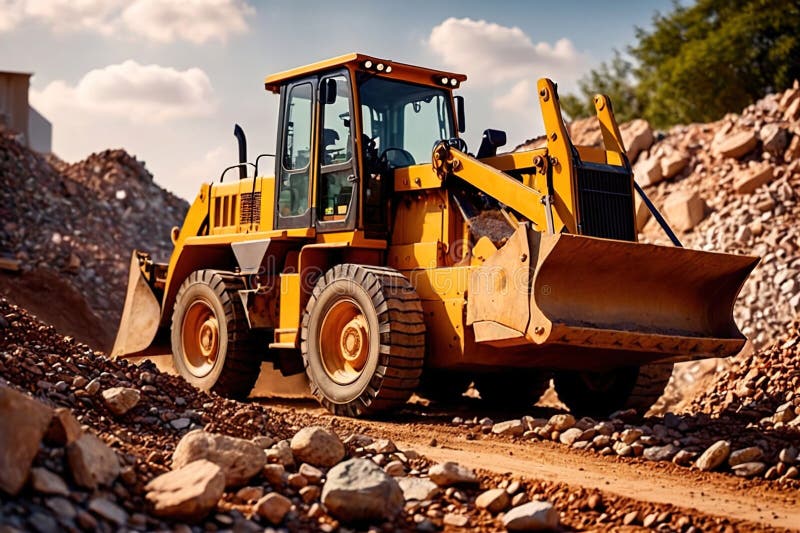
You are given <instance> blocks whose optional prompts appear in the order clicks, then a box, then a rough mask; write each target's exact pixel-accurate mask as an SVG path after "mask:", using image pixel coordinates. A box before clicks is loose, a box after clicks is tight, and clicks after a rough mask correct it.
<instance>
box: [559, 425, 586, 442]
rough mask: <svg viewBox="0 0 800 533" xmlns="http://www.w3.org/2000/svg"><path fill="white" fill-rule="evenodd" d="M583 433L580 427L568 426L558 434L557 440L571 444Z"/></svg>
mask: <svg viewBox="0 0 800 533" xmlns="http://www.w3.org/2000/svg"><path fill="white" fill-rule="evenodd" d="M582 435H583V430H582V429H580V428H569V429H568V430H566V431H565V432H564V433H562V434H561V435H559V437H558V440H559V441H561V443H562V444H566V445H567V446H572V445H573V444H575V442H577V441H578V440H580V438H581V436H582Z"/></svg>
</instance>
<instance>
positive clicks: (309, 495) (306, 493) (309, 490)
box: [299, 485, 322, 503]
mask: <svg viewBox="0 0 800 533" xmlns="http://www.w3.org/2000/svg"><path fill="white" fill-rule="evenodd" d="M299 494H300V498H301V499H302V500H303V501H304V502H306V503H311V502H313V501H315V500H319V497H320V495H321V494H322V489H320V488H319V486H318V485H309V486H307V487H303V488H302V489H300V490H299Z"/></svg>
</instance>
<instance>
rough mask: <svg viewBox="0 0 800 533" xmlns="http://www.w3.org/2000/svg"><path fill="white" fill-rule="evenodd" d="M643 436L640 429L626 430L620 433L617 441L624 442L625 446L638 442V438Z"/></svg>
mask: <svg viewBox="0 0 800 533" xmlns="http://www.w3.org/2000/svg"><path fill="white" fill-rule="evenodd" d="M643 434H644V432H643V431H642V430H641V429H635V428H631V429H626V430H625V431H623V432H622V433H620V435H619V440H620V441H622V442H624V443H625V444H633V443H634V442H636V441H637V440H639V437H641V436H642V435H643Z"/></svg>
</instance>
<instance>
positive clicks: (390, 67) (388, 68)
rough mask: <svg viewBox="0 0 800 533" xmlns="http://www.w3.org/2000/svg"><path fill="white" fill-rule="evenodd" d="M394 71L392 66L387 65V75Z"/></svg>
mask: <svg viewBox="0 0 800 533" xmlns="http://www.w3.org/2000/svg"><path fill="white" fill-rule="evenodd" d="M391 71H392V66H391V65H386V74H389V73H390V72H391Z"/></svg>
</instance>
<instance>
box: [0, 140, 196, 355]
mask: <svg viewBox="0 0 800 533" xmlns="http://www.w3.org/2000/svg"><path fill="white" fill-rule="evenodd" d="M0 196H2V197H3V200H4V201H3V202H2V205H0V221H1V222H0V252H2V253H3V254H4V255H6V256H10V257H11V258H12V259H16V260H18V261H19V262H20V265H21V268H22V270H23V274H22V275H21V276H20V275H17V276H8V275H3V276H0V289H3V292H5V293H6V294H7V295H8V296H9V297H10V298H12V299H13V300H15V301H18V302H19V303H20V304H23V305H24V306H25V307H26V308H28V309H30V310H32V311H34V312H36V313H37V314H38V315H39V316H40V317H41V318H42V319H44V320H46V321H47V322H49V323H55V324H57V325H59V328H60V329H62V330H63V331H66V332H69V333H70V334H72V335H75V336H77V337H78V338H80V339H83V340H87V341H89V342H92V344H93V345H94V347H96V348H100V349H108V348H109V344H110V342H111V341H113V336H114V334H115V332H116V328H117V325H118V322H119V316H120V313H121V312H122V304H123V300H124V297H125V288H126V284H127V280H128V265H129V262H130V254H131V251H132V250H133V249H134V248H139V249H143V250H148V251H150V252H151V253H153V254H154V255H155V256H156V257H159V258H161V259H165V258H167V257H168V254H169V253H170V252H171V249H172V244H171V242H170V237H169V235H170V230H171V228H172V227H173V226H175V225H180V224H181V222H182V220H183V216H184V214H185V212H186V209H187V208H188V204H187V203H186V202H185V201H184V200H182V199H180V198H178V197H176V196H174V195H173V194H171V193H169V192H167V191H165V190H164V189H162V188H161V187H159V186H158V185H156V184H155V183H154V182H153V176H152V175H151V174H150V173H149V172H148V171H147V169H146V168H145V166H144V164H143V163H142V162H140V161H138V160H137V159H136V158H134V157H132V156H130V155H129V154H128V153H126V152H125V151H124V150H106V151H104V152H101V153H98V154H92V155H91V156H89V157H88V158H87V159H85V160H84V161H80V162H78V163H75V164H68V163H65V162H63V161H60V160H58V159H57V158H53V157H50V158H45V157H42V156H41V155H39V154H38V153H36V152H33V151H31V150H28V149H27V148H25V147H24V146H22V145H20V144H19V143H17V142H16V140H15V139H14V136H13V135H12V134H10V133H8V132H0ZM82 300H85V302H84V301H82ZM62 301H67V302H69V304H68V305H62V306H59V304H60V303H61V302H62ZM70 309H72V313H70V312H69V310H70ZM91 324H93V327H92V326H91ZM62 326H64V327H62Z"/></svg>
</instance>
